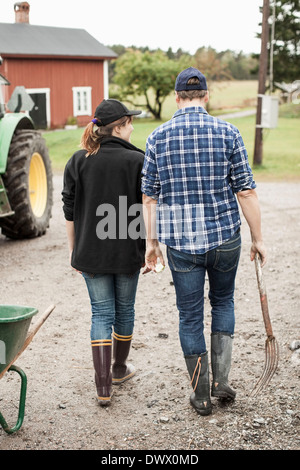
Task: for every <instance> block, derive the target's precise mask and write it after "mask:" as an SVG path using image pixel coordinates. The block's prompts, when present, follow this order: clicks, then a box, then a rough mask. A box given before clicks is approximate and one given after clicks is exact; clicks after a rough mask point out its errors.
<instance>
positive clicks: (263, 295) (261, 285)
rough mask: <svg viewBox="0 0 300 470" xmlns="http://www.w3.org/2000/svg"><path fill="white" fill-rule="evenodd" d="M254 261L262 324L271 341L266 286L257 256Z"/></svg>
mask: <svg viewBox="0 0 300 470" xmlns="http://www.w3.org/2000/svg"><path fill="white" fill-rule="evenodd" d="M254 261H255V271H256V277H257V284H258V290H259V297H260V304H261V310H262V315H263V320H264V323H265V328H266V333H267V336H268V338H269V339H272V338H273V330H272V325H271V319H270V315H269V306H268V299H267V290H266V285H265V281H264V277H263V273H262V269H261V264H260V259H259V256H258V254H256V255H255V258H254Z"/></svg>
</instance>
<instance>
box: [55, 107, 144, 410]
mask: <svg viewBox="0 0 300 470" xmlns="http://www.w3.org/2000/svg"><path fill="white" fill-rule="evenodd" d="M140 113H141V111H129V110H128V109H127V108H126V106H124V105H123V104H122V103H121V102H119V101H117V100H113V99H108V100H104V101H102V103H101V104H100V105H99V106H98V107H97V109H96V112H95V117H94V119H93V120H92V122H91V123H89V124H88V125H87V127H86V129H85V131H84V133H83V136H82V140H81V147H82V150H79V151H77V152H76V153H75V154H74V155H73V156H72V157H71V159H70V160H69V161H68V163H67V165H66V168H65V172H64V187H63V191H62V196H63V203H64V205H63V210H64V215H65V219H66V229H67V238H68V245H69V251H70V259H71V265H72V267H73V268H74V269H75V270H76V271H79V272H80V273H81V274H82V276H83V277H84V279H85V282H86V285H87V289H88V293H89V297H90V302H91V309H92V321H91V344H92V356H93V363H94V369H95V382H96V389H97V396H98V402H99V404H100V405H106V404H109V403H110V400H111V396H112V383H115V384H119V383H122V382H124V381H125V380H128V379H129V378H131V377H132V376H133V375H134V373H135V369H134V367H133V366H132V365H131V364H127V363H126V360H127V357H128V354H129V350H130V345H131V339H132V334H133V328H134V304H135V296H136V289H137V284H138V278H139V273H140V268H141V267H142V266H143V265H144V253H145V240H144V237H143V236H142V235H141V233H142V230H143V227H142V222H141V223H140V227H139V228H140V231H139V232H138V233H136V232H137V230H136V231H135V233H132V226H136V225H134V224H133V222H134V221H136V220H137V218H135V219H134V216H133V215H131V214H132V212H134V211H132V210H130V208H132V207H133V208H137V207H142V194H141V189H140V188H141V171H142V167H143V162H144V153H143V152H142V150H140V149H138V148H136V147H135V146H133V145H132V144H131V142H130V136H131V133H132V131H133V126H132V119H133V116H134V115H137V114H140ZM134 205H138V206H134ZM129 214H130V215H129ZM134 215H135V216H136V215H137V214H136V213H135V214H134ZM140 216H141V219H140V220H141V221H142V211H141V214H140ZM130 224H132V225H130ZM112 338H113V341H112ZM112 342H113V344H112ZM112 349H113V351H112ZM112 353H113V357H114V363H113V365H112V368H111V356H112Z"/></svg>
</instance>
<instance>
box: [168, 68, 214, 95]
mask: <svg viewBox="0 0 300 470" xmlns="http://www.w3.org/2000/svg"><path fill="white" fill-rule="evenodd" d="M194 77H196V78H198V79H199V83H198V84H195V85H188V84H187V82H188V81H189V79H190V78H194ZM188 90H207V84H206V78H205V76H204V75H203V73H201V72H200V70H198V69H196V68H195V67H189V68H188V69H185V70H183V71H182V72H180V74H179V75H178V76H177V78H176V83H175V91H188Z"/></svg>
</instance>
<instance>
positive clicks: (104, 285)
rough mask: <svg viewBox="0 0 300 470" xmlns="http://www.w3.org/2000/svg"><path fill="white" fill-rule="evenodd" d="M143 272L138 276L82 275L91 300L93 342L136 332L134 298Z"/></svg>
mask: <svg viewBox="0 0 300 470" xmlns="http://www.w3.org/2000/svg"><path fill="white" fill-rule="evenodd" d="M139 274H140V271H137V272H136V273H135V274H88V273H82V275H83V277H84V279H85V282H86V285H87V289H88V293H89V296H90V301H91V308H92V325H91V341H95V340H99V339H111V335H112V329H114V331H115V333H117V334H118V335H121V336H130V335H132V333H133V327H134V316H135V309H134V305H135V297H136V291H137V285H138V279H139Z"/></svg>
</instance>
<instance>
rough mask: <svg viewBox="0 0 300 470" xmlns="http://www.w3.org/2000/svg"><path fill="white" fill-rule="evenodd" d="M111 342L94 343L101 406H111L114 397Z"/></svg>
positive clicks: (93, 352)
mask: <svg viewBox="0 0 300 470" xmlns="http://www.w3.org/2000/svg"><path fill="white" fill-rule="evenodd" d="M111 349H112V341H111V340H98V341H92V354H93V363H94V369H95V383H96V389H97V400H98V403H99V405H101V406H106V405H109V404H110V401H111V397H112V374H111Z"/></svg>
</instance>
